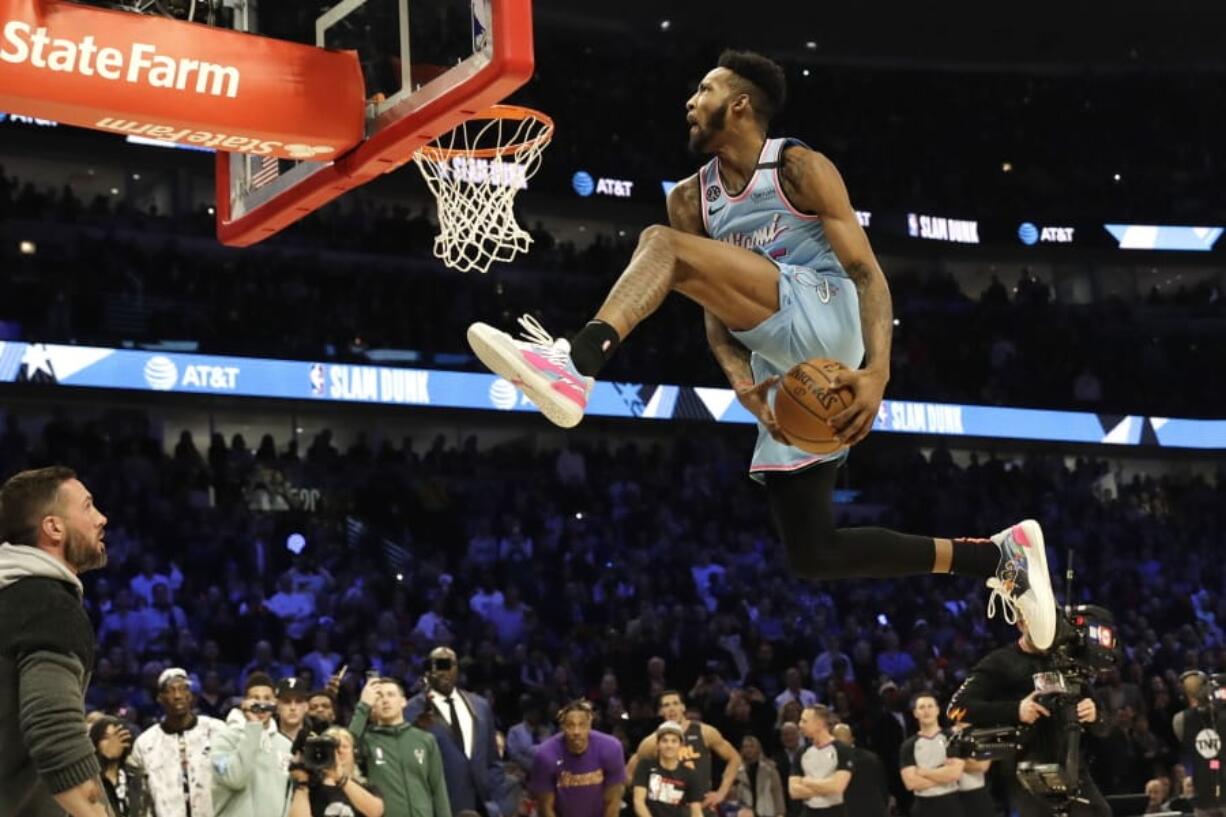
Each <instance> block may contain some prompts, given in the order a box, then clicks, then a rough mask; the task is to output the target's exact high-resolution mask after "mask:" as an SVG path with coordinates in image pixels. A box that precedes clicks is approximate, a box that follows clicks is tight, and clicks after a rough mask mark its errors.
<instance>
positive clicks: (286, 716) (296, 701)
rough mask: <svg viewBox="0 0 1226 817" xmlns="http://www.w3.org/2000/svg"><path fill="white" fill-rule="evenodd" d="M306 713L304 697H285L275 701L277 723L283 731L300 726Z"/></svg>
mask: <svg viewBox="0 0 1226 817" xmlns="http://www.w3.org/2000/svg"><path fill="white" fill-rule="evenodd" d="M306 713H307V702H306V698H285V699H282V700H278V701H277V723H279V724H280V725H281V729H282V730H283V731H284V730H285V729H297V728H298V727H299V726H302V722H303V721H304V720H305V719H306Z"/></svg>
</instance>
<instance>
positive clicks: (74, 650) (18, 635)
mask: <svg viewBox="0 0 1226 817" xmlns="http://www.w3.org/2000/svg"><path fill="white" fill-rule="evenodd" d="M105 527H106V517H105V516H103V515H102V512H101V511H99V510H98V509H97V508H96V507H94V502H93V497H92V496H91V495H90V493H89V491H88V490H86V488H85V486H84V485H82V484H81V482H80V481H79V480H78V479H77V478H76V474H74V473H73V472H72V471H71V470H69V469H67V468H60V467H53V468H40V469H38V470H35V471H23V472H22V473H20V474H17V475H16V476H14V477H13V478H11V479H10V480H8V481H7V482H6V483H4V485H3V487H0V814H3V815H5V817H62V815H63V813H64V812H65V811H66V812H68V814H69V815H71V816H72V817H108V816H109V815H110V814H111V810H110V807H109V805H108V804H107V800H106V795H105V793H104V791H103V788H102V784H101V781H100V780H99V768H98V760H97V758H96V757H95V755H94V747H93V745H92V744H91V743H90V740H89V735H88V733H87V732H86V729H85V690H86V687H88V686H89V675H90V672H91V671H92V669H93V664H94V632H93V627H92V626H91V625H90V621H89V617H88V616H87V615H86V613H85V609H84V608H83V607H82V606H81V595H82V588H81V580H80V579H79V578H77V576H78V575H79V574H81V573H84V572H85V571H87V570H93V569H95V568H98V567H102V566H103V565H105V564H106V546H105V545H104V544H103V541H102V531H103V529H104V528H105ZM10 543H12V544H10Z"/></svg>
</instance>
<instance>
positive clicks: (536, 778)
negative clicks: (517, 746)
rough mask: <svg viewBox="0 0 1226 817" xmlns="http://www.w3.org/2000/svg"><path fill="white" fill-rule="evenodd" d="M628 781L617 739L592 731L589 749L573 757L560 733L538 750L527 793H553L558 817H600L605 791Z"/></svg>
mask: <svg viewBox="0 0 1226 817" xmlns="http://www.w3.org/2000/svg"><path fill="white" fill-rule="evenodd" d="M625 782H626V761H625V756H624V753H623V751H622V745H621V743H619V742H618V740H617V738H615V737H613V736H612V735H606V734H605V733H604V732H597V731H596V730H595V729H593V730H592V732H591V735H590V738H589V740H588V744H587V749H586V750H585V751H584V752H583V753H582V754H578V755H576V754H574V753H572V752H570V751H569V750H568V749H567V748H566V739H565V736H564V735H561V734H558V735H554V736H553V737H551V738H550V739H549V740H547V741H545V742H544V743H542V744H541V745H540V747H538V748H537V750H536V757H535V758H534V759H533V762H532V777H531V778H530V779H529V781H528V790H529V791H531V792H532V793H533V794H535V795H540V794H554V795H555V797H556V799H555V800H554V813H555V814H557V816H558V817H601V815H602V814H604V790H605V788H606V787H608V786H617V785H620V784H622V783H625Z"/></svg>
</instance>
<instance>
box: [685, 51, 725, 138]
mask: <svg viewBox="0 0 1226 817" xmlns="http://www.w3.org/2000/svg"><path fill="white" fill-rule="evenodd" d="M731 73H732V72H730V71H729V70H728V69H727V68H716V69H714V70H712V71H709V72H708V73H707V75H706V76H705V77H703V78H702V81H701V82H699V83H698V90H697V91H695V92H694V95H693V96H691V97H690V98H689V99H688V100H687V101H686V103H685V112H686V122H687V123H689V126H690V150H692V151H694V152H695V153H712V152H714V151H715V149H716V148H717V147H719V144H718V143H719V139H720V136H721V134H722V133H723V132H724V129H725V127H726V126H727V124H728V106H729V105H730V104H731V102H732V89H731V88H730V87H729V86H728V77H729V76H730V75H731Z"/></svg>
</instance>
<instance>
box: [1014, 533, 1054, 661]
mask: <svg viewBox="0 0 1226 817" xmlns="http://www.w3.org/2000/svg"><path fill="white" fill-rule="evenodd" d="M1015 527H1019V528H1021V529H1022V533H1023V534H1024V535H1025V537H1026V541H1027V543H1028V544H1029V547H1027V548H1026V552H1027V557H1026V558H1027V560H1028V561H1029V562H1030V569H1028V570H1027V571H1026V578H1027V580H1028V581H1029V583H1030V590H1031V592H1033V593H1034V597H1035V602H1036V603H1037V604H1039V605H1040V606H1041V607H1042V608H1043V609H1050V610H1051V618H1050V621H1051V632H1045V633H1038V632H1035V629H1034V627H1033V624H1034V623H1035V622H1030V621H1028V622H1027V624H1029V625H1031V629H1030V640H1031V641H1033V642H1034V645H1035V646H1036V647H1038V648H1039V649H1040V650H1046V649H1048V648H1049V647H1051V645H1052V642H1053V641H1055V640H1056V616H1057V610H1056V594H1055V593H1053V592H1052V589H1051V576H1050V574H1048V572H1047V545H1046V544H1045V543H1044V541H1043V528H1042V527H1040V526H1039V523H1038V522H1036V521H1034V520H1033V519H1026V520H1024V521H1022V522H1019V523H1018V524H1017V525H1015Z"/></svg>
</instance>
